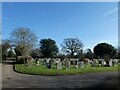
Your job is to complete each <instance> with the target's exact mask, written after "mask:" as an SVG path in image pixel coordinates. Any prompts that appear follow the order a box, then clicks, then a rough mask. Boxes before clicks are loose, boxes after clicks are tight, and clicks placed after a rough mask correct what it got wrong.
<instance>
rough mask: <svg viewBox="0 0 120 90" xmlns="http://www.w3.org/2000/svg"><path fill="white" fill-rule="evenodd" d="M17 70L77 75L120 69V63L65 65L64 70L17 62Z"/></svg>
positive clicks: (45, 73) (28, 72) (27, 72)
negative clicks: (77, 66) (67, 66)
mask: <svg viewBox="0 0 120 90" xmlns="http://www.w3.org/2000/svg"><path fill="white" fill-rule="evenodd" d="M14 68H15V71H17V72H20V73H24V74H32V75H75V74H84V73H97V72H105V71H118V68H120V64H119V65H117V66H112V67H91V66H89V67H84V68H78V69H75V68H74V67H73V66H71V68H70V69H68V70H66V69H65V67H63V69H62V70H58V69H55V66H53V67H52V68H51V69H47V68H45V66H43V65H39V66H35V65H31V66H26V65H25V64H15V66H14Z"/></svg>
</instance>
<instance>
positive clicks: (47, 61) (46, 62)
mask: <svg viewBox="0 0 120 90" xmlns="http://www.w3.org/2000/svg"><path fill="white" fill-rule="evenodd" d="M53 61H54V62H53V63H54V65H56V68H57V69H62V66H63V63H64V64H65V67H66V69H70V65H71V61H70V60H69V59H66V60H64V61H61V60H60V59H55V60H53ZM42 62H43V65H44V66H45V67H46V68H49V69H50V68H51V65H52V62H51V60H50V58H47V59H46V58H45V59H43V60H42ZM36 65H40V60H39V59H37V60H36ZM79 66H80V68H83V67H84V61H80V62H79V60H78V59H76V60H75V61H74V67H75V68H78V67H79Z"/></svg>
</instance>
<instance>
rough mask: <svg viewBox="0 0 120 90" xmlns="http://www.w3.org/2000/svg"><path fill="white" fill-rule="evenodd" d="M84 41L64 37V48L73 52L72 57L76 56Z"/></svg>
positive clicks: (70, 52) (68, 51)
mask: <svg viewBox="0 0 120 90" xmlns="http://www.w3.org/2000/svg"><path fill="white" fill-rule="evenodd" d="M83 46H84V45H83V43H82V41H80V40H79V39H78V38H67V39H64V41H63V43H62V50H64V51H65V52H67V53H69V54H71V57H73V56H74V54H75V53H78V52H79V51H80V50H81V49H82V48H83Z"/></svg>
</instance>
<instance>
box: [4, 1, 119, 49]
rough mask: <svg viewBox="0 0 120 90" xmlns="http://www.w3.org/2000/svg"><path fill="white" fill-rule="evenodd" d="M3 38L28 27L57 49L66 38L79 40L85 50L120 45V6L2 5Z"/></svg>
mask: <svg viewBox="0 0 120 90" xmlns="http://www.w3.org/2000/svg"><path fill="white" fill-rule="evenodd" d="M2 5H3V7H2V10H3V11H2V38H3V39H7V38H9V37H10V32H12V30H13V29H14V28H16V27H27V28H29V29H31V31H33V32H34V33H35V34H36V36H37V37H38V41H40V39H43V38H52V39H53V40H55V41H56V43H57V45H58V47H60V48H61V45H60V44H61V43H62V42H63V39H65V38H69V37H70V38H71V37H72V38H74V37H77V38H79V39H80V40H81V41H82V42H83V44H84V49H86V48H91V49H92V48H93V47H94V46H95V45H97V44H98V43H101V42H107V43H109V44H112V45H113V46H117V45H118V3H117V2H116V3H115V2H114V3H113V2H111V3H110V2H109V3H108V2H101V3H100V2H96V3H95V2H84V3H83V2H79V3H70V2H66V3H65V2H64V3H62V2H61V3H53V2H50V3H46V2H45V3H43V2H37V3H33V2H31V3H30V2H26V3H25V2H16V3H13V2H11V3H5V2H4V3H2Z"/></svg>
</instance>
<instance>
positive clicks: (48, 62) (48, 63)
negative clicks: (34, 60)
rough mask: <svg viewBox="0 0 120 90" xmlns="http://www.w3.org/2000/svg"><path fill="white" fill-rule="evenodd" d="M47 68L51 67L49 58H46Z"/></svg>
mask: <svg viewBox="0 0 120 90" xmlns="http://www.w3.org/2000/svg"><path fill="white" fill-rule="evenodd" d="M46 66H47V68H48V69H50V68H51V60H50V58H48V59H47V64H46Z"/></svg>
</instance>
